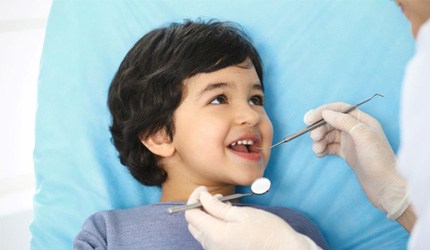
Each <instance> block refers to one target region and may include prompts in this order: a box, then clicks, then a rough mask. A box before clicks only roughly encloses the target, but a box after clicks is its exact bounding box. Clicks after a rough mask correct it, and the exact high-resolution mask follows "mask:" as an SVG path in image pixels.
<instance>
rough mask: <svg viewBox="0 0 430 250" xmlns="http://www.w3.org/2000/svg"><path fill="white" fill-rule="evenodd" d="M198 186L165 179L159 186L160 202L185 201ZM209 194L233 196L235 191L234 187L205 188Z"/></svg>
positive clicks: (187, 182) (188, 182)
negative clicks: (160, 190) (160, 189)
mask: <svg viewBox="0 0 430 250" xmlns="http://www.w3.org/2000/svg"><path fill="white" fill-rule="evenodd" d="M197 187H198V185H193V184H192V183H190V181H186V182H181V181H174V180H172V179H169V178H168V179H167V180H166V181H165V182H164V183H163V184H162V186H161V188H162V193H161V199H160V201H161V202H168V201H187V200H188V198H189V197H190V195H191V193H192V192H193V191H194V189H196V188H197ZM207 189H208V191H209V193H211V194H213V195H214V194H222V195H223V196H226V195H230V194H233V193H234V191H235V186H234V185H220V186H207Z"/></svg>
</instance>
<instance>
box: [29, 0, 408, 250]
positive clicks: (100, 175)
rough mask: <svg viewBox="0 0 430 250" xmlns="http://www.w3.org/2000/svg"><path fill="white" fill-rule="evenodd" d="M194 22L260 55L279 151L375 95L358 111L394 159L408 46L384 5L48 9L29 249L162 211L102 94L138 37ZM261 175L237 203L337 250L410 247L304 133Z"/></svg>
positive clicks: (68, 5)
mask: <svg viewBox="0 0 430 250" xmlns="http://www.w3.org/2000/svg"><path fill="white" fill-rule="evenodd" d="M198 17H202V18H217V19H219V20H223V21H225V20H228V21H234V22H237V23H239V24H241V25H242V26H243V27H244V28H245V31H246V32H247V33H248V34H249V35H250V37H251V39H252V40H253V42H254V44H255V45H256V47H257V49H258V50H259V51H260V53H261V56H262V59H263V62H264V70H265V80H264V82H265V87H266V98H267V102H266V103H267V105H266V110H267V112H268V114H269V116H270V117H271V119H272V122H273V125H274V129H275V136H274V140H275V141H277V140H280V139H282V138H283V137H284V136H286V135H288V134H290V133H292V132H294V131H296V130H298V129H301V128H303V127H304V126H305V125H304V124H303V122H302V119H303V115H304V114H305V113H306V111H308V110H309V109H311V108H315V107H317V106H319V105H321V104H325V103H328V102H334V101H344V102H349V103H356V102H359V101H362V100H364V99H366V98H368V97H370V96H371V95H373V93H381V94H384V95H385V97H384V98H380V99H375V100H373V101H372V102H370V103H368V104H365V105H364V106H363V107H362V109H363V110H364V111H366V112H368V113H370V114H372V115H373V116H375V117H376V118H377V119H379V120H380V122H381V123H382V125H383V126H384V128H385V131H386V134H387V136H388V138H389V140H390V142H391V144H392V146H393V148H394V149H395V150H397V148H398V145H399V134H398V132H399V124H398V118H399V117H398V111H399V107H398V106H399V96H400V86H401V82H402V75H403V69H404V66H405V64H406V62H407V60H408V59H409V58H410V57H411V55H412V52H413V40H412V37H411V35H410V31H409V26H408V23H407V21H406V20H405V18H404V17H403V16H402V14H401V12H400V11H399V9H398V8H397V6H396V5H395V3H393V2H391V1H383V0H375V1H343V0H331V1H311V0H309V1H293V0H291V1H259V0H249V1H228V0H221V1H198V0H189V1H168V0H163V1H161V0H160V1H151V0H146V1H132V0H130V1H125V0H118V1H60V0H54V2H53V6H52V9H51V12H50V16H49V21H48V27H47V32H46V39H45V45H44V50H43V55H42V59H41V64H40V66H41V69H40V77H39V88H38V110H37V121H36V145H35V152H34V159H35V166H36V169H35V173H36V185H37V191H36V193H35V196H34V213H35V217H34V221H33V223H32V225H31V227H30V230H31V233H32V235H33V238H32V242H31V247H32V249H70V248H71V246H72V241H73V238H74V237H75V235H76V234H77V233H78V232H79V230H80V227H81V225H82V223H83V222H84V220H85V219H86V218H87V217H88V216H89V215H90V214H92V213H94V212H96V211H99V210H106V209H117V208H129V207H134V206H139V205H142V204H148V203H152V202H156V201H158V199H159V197H160V189H159V188H156V187H146V186H142V185H140V184H139V183H138V182H137V181H135V180H134V179H133V178H132V177H131V176H130V174H129V173H128V172H127V170H126V168H125V167H123V166H122V165H121V164H120V163H119V160H118V158H117V152H116V151H115V149H114V147H113V145H112V143H111V140H110V133H109V128H108V127H109V124H110V115H109V112H108V110H107V105H106V99H107V90H108V87H109V84H110V81H111V79H112V77H113V74H114V73H115V72H116V70H117V68H118V66H119V64H120V62H121V61H122V59H123V57H124V56H125V54H126V53H127V51H128V50H129V49H130V48H131V46H132V45H133V44H134V43H135V42H136V41H137V40H138V39H139V38H140V37H141V36H142V35H143V34H145V33H146V32H148V31H150V30H152V29H153V28H157V27H159V26H161V25H165V24H168V23H170V22H173V21H179V22H180V21H182V20H183V19H185V18H190V19H196V18H198ZM266 176H267V177H268V178H270V179H271V180H272V183H273V187H272V189H271V191H270V192H269V193H268V194H267V195H264V196H261V197H250V198H247V199H246V200H245V201H246V202H250V203H256V204H265V205H280V206H288V207H291V208H294V209H297V210H298V211H301V212H302V213H304V214H306V215H307V216H308V217H310V218H311V219H312V220H313V221H314V222H315V223H316V224H317V225H318V227H319V228H320V229H321V231H322V233H323V235H324V236H325V238H326V240H327V242H328V244H329V245H330V247H331V248H332V249H385V248H388V249H405V248H406V242H407V240H408V234H407V233H406V231H405V230H404V229H403V228H402V227H401V226H400V225H399V224H398V223H397V222H389V221H388V220H387V219H386V218H385V215H384V214H383V213H382V212H380V211H379V210H378V209H376V208H375V207H373V206H372V205H371V204H370V202H369V201H368V199H367V198H366V196H365V194H364V193H363V191H362V190H361V188H360V186H359V184H358V182H357V180H356V178H355V176H354V175H353V173H352V171H351V170H350V168H349V167H348V166H347V165H346V164H345V163H344V162H343V161H342V160H341V159H339V158H337V157H325V158H322V159H320V158H317V157H315V156H314V154H313V153H312V150H311V140H310V139H309V137H308V136H303V137H300V138H298V139H296V140H294V141H292V142H290V143H287V144H284V145H282V146H280V147H278V148H275V149H274V150H273V151H272V158H271V160H270V162H269V167H268V169H267V171H266ZM239 189H246V187H239Z"/></svg>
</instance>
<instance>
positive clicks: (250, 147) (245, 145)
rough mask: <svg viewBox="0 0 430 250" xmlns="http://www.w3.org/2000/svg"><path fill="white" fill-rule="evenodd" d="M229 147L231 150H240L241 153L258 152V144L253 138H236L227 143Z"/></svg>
mask: <svg viewBox="0 0 430 250" xmlns="http://www.w3.org/2000/svg"><path fill="white" fill-rule="evenodd" d="M229 148H230V149H231V150H233V151H237V152H242V153H250V154H251V153H260V150H259V149H258V146H257V145H256V143H255V142H254V140H246V139H245V140H238V141H235V142H232V143H231V144H230V145H229Z"/></svg>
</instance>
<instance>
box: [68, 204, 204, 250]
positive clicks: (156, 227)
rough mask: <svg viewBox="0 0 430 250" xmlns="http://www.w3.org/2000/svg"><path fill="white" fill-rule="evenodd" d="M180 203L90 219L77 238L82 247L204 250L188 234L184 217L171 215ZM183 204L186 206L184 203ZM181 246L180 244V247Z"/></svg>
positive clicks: (117, 211) (111, 212) (103, 213)
mask: <svg viewBox="0 0 430 250" xmlns="http://www.w3.org/2000/svg"><path fill="white" fill-rule="evenodd" d="M176 204H177V203H155V204H151V205H145V206H139V207H135V208H128V209H115V210H106V211H100V212H97V213H95V214H93V215H91V216H90V217H89V218H88V219H87V220H86V221H85V223H84V225H83V226H82V228H81V231H80V233H79V234H78V235H77V236H76V238H75V249H84V248H82V247H80V246H81V245H85V244H91V245H97V246H102V248H103V246H105V245H108V244H109V245H110V246H113V245H115V246H118V247H120V246H121V248H122V249H129V248H132V249H154V248H157V249H174V248H175V247H178V246H179V247H180V248H179V249H201V247H200V245H199V244H198V242H197V241H196V240H194V239H193V238H192V236H191V235H190V233H189V232H188V228H187V226H188V225H187V223H186V221H185V218H184V213H175V214H169V213H168V211H167V209H168V208H169V207H171V206H173V205H176ZM182 204H183V203H182ZM178 242H181V243H178Z"/></svg>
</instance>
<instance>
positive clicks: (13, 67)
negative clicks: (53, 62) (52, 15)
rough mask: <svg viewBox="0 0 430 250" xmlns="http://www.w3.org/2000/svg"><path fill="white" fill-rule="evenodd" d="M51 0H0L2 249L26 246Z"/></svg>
mask: <svg viewBox="0 0 430 250" xmlns="http://www.w3.org/2000/svg"><path fill="white" fill-rule="evenodd" d="M51 1H52V0H0V120H1V121H0V249H14V250H15V249H16V250H19V249H28V248H29V241H30V238H31V236H30V233H29V230H28V226H29V224H30V222H31V220H32V215H33V212H32V195H33V193H34V176H33V173H34V170H33V168H34V166H33V147H34V121H35V112H36V94H37V77H38V71H39V60H40V55H41V51H42V46H43V38H44V34H45V25H46V20H47V16H48V13H49V9H50V6H51Z"/></svg>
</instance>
